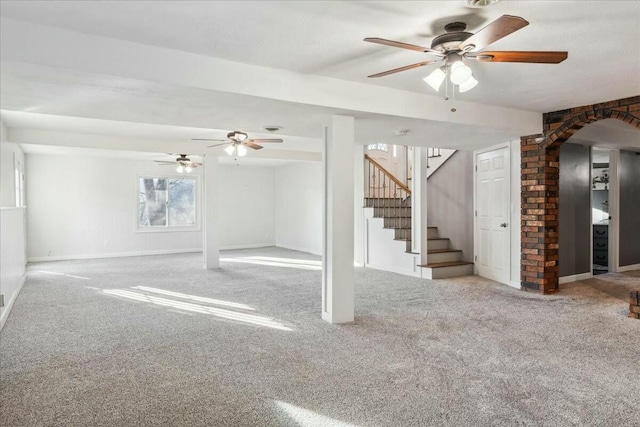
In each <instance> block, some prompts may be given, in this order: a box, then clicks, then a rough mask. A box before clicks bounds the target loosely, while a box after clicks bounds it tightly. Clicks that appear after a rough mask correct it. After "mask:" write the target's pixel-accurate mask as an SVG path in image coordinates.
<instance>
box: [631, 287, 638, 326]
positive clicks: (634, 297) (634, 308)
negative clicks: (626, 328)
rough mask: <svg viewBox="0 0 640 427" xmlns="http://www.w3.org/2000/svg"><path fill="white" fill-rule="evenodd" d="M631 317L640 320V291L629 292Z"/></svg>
mask: <svg viewBox="0 0 640 427" xmlns="http://www.w3.org/2000/svg"><path fill="white" fill-rule="evenodd" d="M629 317H631V318H632V319H640V289H638V290H635V291H629Z"/></svg>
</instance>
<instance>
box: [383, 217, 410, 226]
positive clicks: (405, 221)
mask: <svg viewBox="0 0 640 427" xmlns="http://www.w3.org/2000/svg"><path fill="white" fill-rule="evenodd" d="M384 228H411V218H385V219H384Z"/></svg>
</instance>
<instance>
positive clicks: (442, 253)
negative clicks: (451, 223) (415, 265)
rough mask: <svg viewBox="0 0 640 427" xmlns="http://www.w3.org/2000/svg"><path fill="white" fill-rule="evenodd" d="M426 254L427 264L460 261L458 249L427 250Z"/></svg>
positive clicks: (460, 252)
mask: <svg viewBox="0 0 640 427" xmlns="http://www.w3.org/2000/svg"><path fill="white" fill-rule="evenodd" d="M427 254H428V255H429V264H431V263H440V262H455V261H462V251H461V250H459V249H429V250H428V251H427Z"/></svg>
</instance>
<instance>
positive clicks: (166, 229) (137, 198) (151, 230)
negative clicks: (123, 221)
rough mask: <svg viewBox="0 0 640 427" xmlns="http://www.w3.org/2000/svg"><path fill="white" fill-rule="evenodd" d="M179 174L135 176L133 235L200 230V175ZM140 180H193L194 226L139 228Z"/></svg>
mask: <svg viewBox="0 0 640 427" xmlns="http://www.w3.org/2000/svg"><path fill="white" fill-rule="evenodd" d="M185 175H187V174H179V173H173V174H171V173H163V174H160V173H156V174H151V173H145V174H137V175H136V180H135V186H134V188H135V190H136V191H135V205H134V206H135V209H134V214H135V230H134V232H135V233H184V232H195V231H201V230H202V215H201V214H200V212H201V211H202V186H201V185H200V175H196V174H188V175H187V176H185ZM141 178H153V179H158V178H166V179H179V178H188V179H194V180H195V181H196V194H195V196H196V225H173V226H169V225H167V226H155V227H140V222H139V218H138V208H139V203H140V179H141Z"/></svg>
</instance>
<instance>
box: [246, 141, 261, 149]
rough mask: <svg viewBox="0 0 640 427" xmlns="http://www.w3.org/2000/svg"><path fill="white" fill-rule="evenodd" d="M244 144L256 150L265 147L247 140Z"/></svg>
mask: <svg viewBox="0 0 640 427" xmlns="http://www.w3.org/2000/svg"><path fill="white" fill-rule="evenodd" d="M254 141H255V140H254ZM244 145H246V146H247V147H249V148H253V149H254V150H262V149H263V148H264V147H263V146H262V145H258V144H254V143H253V142H252V141H245V143H244Z"/></svg>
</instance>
